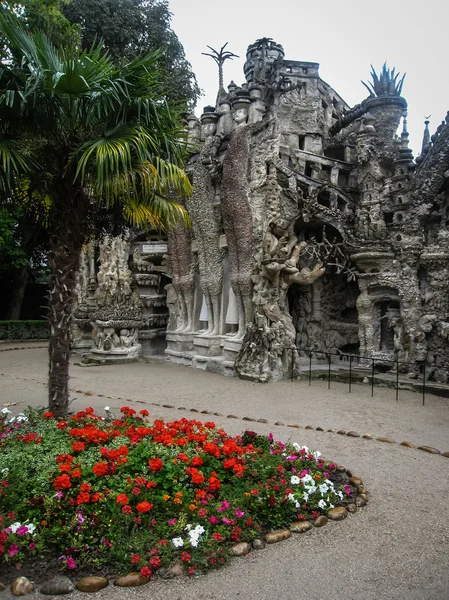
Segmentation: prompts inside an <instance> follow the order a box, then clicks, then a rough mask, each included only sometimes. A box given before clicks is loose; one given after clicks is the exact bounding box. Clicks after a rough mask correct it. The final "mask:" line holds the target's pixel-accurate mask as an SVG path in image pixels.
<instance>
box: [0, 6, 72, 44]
mask: <svg viewBox="0 0 449 600" xmlns="http://www.w3.org/2000/svg"><path fill="white" fill-rule="evenodd" d="M69 2H70V0H21V2H14V1H13V0H2V2H0V6H1V7H2V8H3V10H6V11H8V12H10V13H12V14H15V15H17V16H18V18H19V19H20V21H21V22H22V24H23V25H24V26H25V27H26V28H27V29H28V30H29V31H42V32H43V33H45V34H46V35H47V37H49V38H50V39H51V41H52V42H53V43H54V44H55V45H56V46H60V45H62V44H68V45H72V46H75V45H76V44H79V43H81V37H80V31H81V29H80V26H79V25H78V24H76V23H71V22H70V21H69V20H68V19H67V18H66V17H65V16H64V14H63V13H62V12H61V8H62V7H63V6H65V5H67V4H68V3H69Z"/></svg>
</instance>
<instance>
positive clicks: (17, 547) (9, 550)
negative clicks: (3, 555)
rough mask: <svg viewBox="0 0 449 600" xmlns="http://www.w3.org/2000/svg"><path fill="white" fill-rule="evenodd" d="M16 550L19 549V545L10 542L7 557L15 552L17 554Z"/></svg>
mask: <svg viewBox="0 0 449 600" xmlns="http://www.w3.org/2000/svg"><path fill="white" fill-rule="evenodd" d="M18 551H19V546H17V545H16V544H11V546H10V547H9V549H8V556H9V558H11V557H12V556H14V555H15V554H17V552H18Z"/></svg>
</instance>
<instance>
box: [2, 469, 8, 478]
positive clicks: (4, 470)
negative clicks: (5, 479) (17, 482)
mask: <svg viewBox="0 0 449 600" xmlns="http://www.w3.org/2000/svg"><path fill="white" fill-rule="evenodd" d="M8 473H9V469H8V468H6V469H2V475H5V476H6V475H8Z"/></svg>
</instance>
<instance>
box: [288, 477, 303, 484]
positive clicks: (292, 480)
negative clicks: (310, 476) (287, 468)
mask: <svg viewBox="0 0 449 600" xmlns="http://www.w3.org/2000/svg"><path fill="white" fill-rule="evenodd" d="M300 481H301V480H300V479H299V477H298V476H297V475H292V476H291V478H290V483H291V484H293V485H298V484H299V482H300Z"/></svg>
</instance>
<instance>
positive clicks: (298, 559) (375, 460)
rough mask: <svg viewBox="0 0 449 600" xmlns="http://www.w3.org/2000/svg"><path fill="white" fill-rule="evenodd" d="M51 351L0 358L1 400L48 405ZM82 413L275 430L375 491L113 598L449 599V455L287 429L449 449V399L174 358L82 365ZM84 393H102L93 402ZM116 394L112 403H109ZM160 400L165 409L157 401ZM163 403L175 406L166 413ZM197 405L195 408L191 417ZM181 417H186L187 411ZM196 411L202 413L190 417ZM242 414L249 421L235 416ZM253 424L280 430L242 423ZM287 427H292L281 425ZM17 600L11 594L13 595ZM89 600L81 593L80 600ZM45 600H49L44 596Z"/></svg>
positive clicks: (107, 596)
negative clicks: (332, 515) (200, 566)
mask: <svg viewBox="0 0 449 600" xmlns="http://www.w3.org/2000/svg"><path fill="white" fill-rule="evenodd" d="M46 360H47V353H46V350H45V349H43V348H37V347H36V348H34V349H30V350H25V349H24V350H20V351H18V350H15V351H14V350H12V351H5V352H0V373H1V375H0V404H4V403H7V402H20V403H21V404H18V405H16V406H14V407H12V410H15V411H18V410H19V409H22V408H23V407H24V406H25V405H26V404H32V405H34V406H37V405H45V404H46V386H45V382H46V375H47V363H46ZM70 386H71V388H73V390H79V391H78V392H76V391H73V393H72V394H71V396H72V398H73V403H72V407H73V409H77V408H78V407H83V406H87V405H91V406H93V407H95V408H96V409H98V410H101V409H102V408H103V407H104V406H105V405H108V406H110V407H111V409H113V408H118V407H119V406H122V405H123V404H124V403H126V404H129V405H130V406H134V407H135V408H139V409H140V408H142V405H143V404H145V405H146V406H147V408H149V410H150V414H151V416H152V417H153V418H157V417H163V418H166V419H175V418H179V417H181V416H187V417H189V418H193V417H194V418H198V419H208V420H210V419H211V417H210V416H207V415H205V414H203V415H201V411H203V410H207V411H210V412H219V413H222V414H223V415H224V416H223V417H221V416H214V417H213V419H214V420H215V422H216V423H217V424H219V425H220V426H223V427H224V428H225V429H226V430H227V431H228V432H229V433H232V434H237V433H241V432H242V431H243V430H244V429H245V428H250V429H254V430H257V431H259V432H269V431H273V433H274V434H275V437H276V438H277V439H282V440H286V439H291V440H292V441H297V442H299V443H303V444H306V445H307V446H309V447H311V448H314V449H318V450H320V451H321V452H322V453H323V454H324V456H325V457H326V458H328V459H332V460H334V461H335V462H337V463H340V464H344V465H345V466H346V467H347V468H350V469H351V470H352V471H353V472H354V473H355V474H357V475H358V476H359V477H361V478H362V479H363V481H364V484H365V485H366V487H367V488H368V490H369V491H370V502H369V506H368V507H367V508H366V509H362V510H360V511H359V512H358V513H357V514H356V515H349V517H348V518H347V519H346V520H345V521H343V522H340V523H330V524H329V525H327V526H326V527H324V528H321V529H314V530H312V531H311V532H308V533H306V534H304V535H301V536H299V535H296V536H293V537H292V538H290V539H289V540H287V541H286V542H283V543H281V544H276V545H273V546H269V547H267V548H266V549H265V550H264V551H259V552H255V551H254V552H252V553H251V554H250V555H249V556H248V557H247V558H241V559H235V560H233V561H232V562H231V564H230V565H229V566H227V567H226V568H224V569H222V570H220V571H217V572H210V573H208V574H207V575H206V576H202V577H199V578H194V579H185V578H182V579H179V580H176V581H164V582H151V583H150V584H149V585H147V586H144V587H142V588H136V589H127V590H123V589H117V588H113V587H112V586H109V587H108V588H106V589H105V590H103V591H102V592H100V593H98V594H97V595H96V597H97V598H99V599H100V598H101V600H116V599H117V600H118V599H119V598H120V599H123V598H124V599H125V600H131V599H134V598H135V599H136V600H140V599H142V600H143V599H144V598H145V599H146V598H147V597H150V598H152V599H153V598H154V599H155V600H162V599H166V598H171V599H173V600H178V599H179V600H181V599H182V600H193V599H196V600H231V599H234V598H240V597H241V598H245V599H247V600H252V599H256V598H257V599H265V598H267V599H271V598H276V597H281V598H283V599H284V600H334V599H335V600H337V599H340V598H345V600H353V599H354V600H355V599H359V598H363V599H364V600H375V599H376V600H380V599H385V600H396V599H398V600H399V599H401V600H448V599H449V569H448V563H449V560H448V559H449V498H448V490H449V459H448V458H445V457H442V456H438V455H431V454H427V453H425V452H422V451H419V450H414V449H409V448H404V447H401V446H399V445H390V444H385V443H381V442H377V441H373V440H364V439H360V438H350V437H346V436H341V435H337V434H335V433H327V432H318V431H312V430H305V429H294V428H291V427H287V424H295V423H296V424H300V425H302V426H303V427H304V426H306V425H309V424H310V425H313V426H315V427H316V426H320V427H323V428H324V429H328V428H334V429H345V430H346V431H349V430H355V431H357V432H359V433H360V434H364V433H371V434H373V435H374V436H390V437H392V438H394V439H395V440H396V441H398V442H400V441H403V440H408V441H410V442H412V443H413V444H415V445H418V444H426V445H428V446H433V447H436V448H438V449H439V450H441V452H447V451H449V406H448V403H449V400H447V399H443V398H439V397H436V396H431V395H428V396H427V398H426V405H425V406H424V407H423V406H422V398H421V396H420V395H419V394H414V393H411V392H408V391H401V392H400V394H399V401H398V402H396V401H395V393H394V390H390V389H375V393H374V398H371V390H370V388H369V386H367V387H365V386H363V385H354V386H353V388H352V393H351V394H349V393H348V387H347V386H346V385H343V384H337V383H334V382H332V383H331V389H330V390H328V389H327V383H325V382H318V381H314V382H313V383H312V386H310V387H309V385H308V382H307V380H304V381H299V382H290V381H284V382H279V383H276V384H268V385H260V384H253V383H250V382H245V381H240V380H238V379H233V378H224V377H221V376H219V375H215V374H211V373H205V372H201V371H197V370H193V369H189V368H187V367H180V366H176V365H172V364H168V363H165V362H162V363H161V362H157V361H154V362H151V363H135V364H131V365H117V366H114V367H110V366H108V367H90V368H82V367H78V366H74V365H73V366H72V369H71V380H70ZM81 390H82V392H92V393H93V394H94V395H91V396H85V395H84V394H83V393H81ZM106 396H110V397H109V398H107V397H106ZM157 404H158V405H157ZM162 404H168V405H172V406H173V408H165V407H163V406H161V405H162ZM182 408H185V409H186V410H182ZM179 409H181V410H179ZM191 409H195V410H196V411H198V413H199V414H197V413H196V412H190V410H191ZM229 414H233V415H236V416H237V417H239V418H238V419H231V418H226V417H225V415H229ZM243 417H250V418H255V419H260V418H262V419H266V420H267V421H268V422H269V423H267V424H265V423H256V422H245V421H242V418H243ZM276 421H281V422H283V423H284V424H285V425H283V426H275V425H274V423H275V422H276ZM3 594H4V597H5V598H7V597H8V594H9V592H3ZM78 596H80V597H81V596H82V594H80V593H76V594H75V595H73V596H72V597H73V598H75V599H77V598H78ZM40 598H43V596H40Z"/></svg>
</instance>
